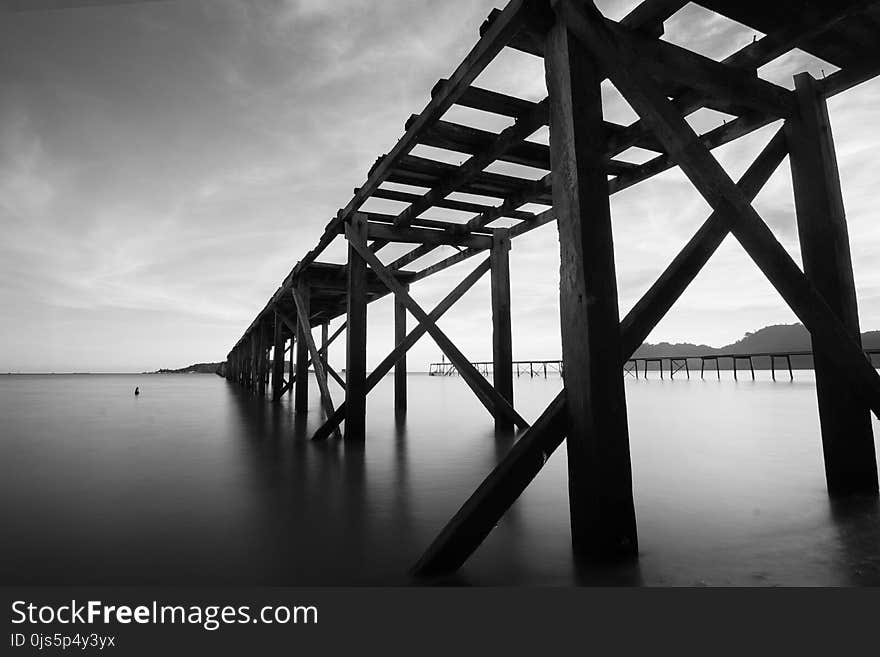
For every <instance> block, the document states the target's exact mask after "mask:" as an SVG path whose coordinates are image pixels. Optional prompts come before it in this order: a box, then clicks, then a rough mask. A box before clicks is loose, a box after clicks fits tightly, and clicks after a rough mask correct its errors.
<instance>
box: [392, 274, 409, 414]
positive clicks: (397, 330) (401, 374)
mask: <svg viewBox="0 0 880 657" xmlns="http://www.w3.org/2000/svg"><path fill="white" fill-rule="evenodd" d="M405 289H406V290H407V291H409V288H408V287H407V288H405ZM404 340H406V306H404V305H403V304H402V303H401V302H400V300H399V299H398V298H397V297H396V296H395V297H394V344H395V345H401V344H403V341H404ZM406 401H407V400H406V352H404V353H403V354H402V355H401V356H400V358H399V359H398V360H397V362H396V363H395V364H394V411H395V412H396V413H403V412H405V411H406Z"/></svg>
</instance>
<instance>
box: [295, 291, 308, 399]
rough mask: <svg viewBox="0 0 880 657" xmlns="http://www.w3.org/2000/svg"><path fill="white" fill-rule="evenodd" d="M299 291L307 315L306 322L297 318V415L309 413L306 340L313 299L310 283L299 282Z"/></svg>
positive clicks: (303, 310)
mask: <svg viewBox="0 0 880 657" xmlns="http://www.w3.org/2000/svg"><path fill="white" fill-rule="evenodd" d="M297 291H298V294H299V297H300V300H301V301H302V305H303V307H302V312H304V313H305V317H304V319H305V321H304V322H301V321H299V317H297V322H296V324H297V326H296V379H295V380H294V382H293V405H294V407H295V408H296V412H297V413H307V412H308V410H309V347H308V342H307V340H306V332H307V331H310V329H309V328H308V326H309V316H308V315H309V300H310V298H311V294H310V290H309V285H308V282H307V281H305V280H301V281H299V282H298V283H297ZM298 310H299V309H298ZM297 315H299V313H297Z"/></svg>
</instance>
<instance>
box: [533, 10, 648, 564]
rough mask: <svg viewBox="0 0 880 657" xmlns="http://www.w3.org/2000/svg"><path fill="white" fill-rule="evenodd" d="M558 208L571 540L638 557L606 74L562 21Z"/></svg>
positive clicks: (549, 57) (553, 93)
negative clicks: (608, 164) (607, 162)
mask: <svg viewBox="0 0 880 657" xmlns="http://www.w3.org/2000/svg"><path fill="white" fill-rule="evenodd" d="M544 61H545V65H546V70H547V89H548V90H549V92H550V98H551V103H550V160H551V164H552V167H553V183H554V184H553V207H554V209H555V211H556V223H557V226H558V228H559V243H560V261H561V266H560V283H559V286H560V299H559V305H560V314H561V331H562V360H563V371H564V375H563V378H564V382H565V392H566V397H567V400H568V404H567V407H568V440H567V441H566V445H567V448H568V489H569V506H570V509H571V530H572V542H573V544H574V547H575V549H576V550H577V551H578V552H581V553H584V554H589V555H595V556H598V557H623V556H634V555H636V554H637V553H638V539H637V536H636V522H635V507H634V504H633V497H632V470H631V466H630V454H629V434H628V428H627V418H626V398H625V396H624V391H623V376H622V374H621V369H620V353H621V347H620V331H619V314H618V303H617V282H616V279H615V267H614V247H613V242H612V234H611V209H610V203H609V198H608V181H607V178H606V175H605V171H604V169H603V167H602V162H603V160H604V151H605V143H604V138H603V137H604V132H603V130H602V94H601V89H600V84H601V82H602V78H603V75H602V73H601V72H600V70H599V68H598V66H597V64H596V62H595V61H594V60H593V58H592V57H590V56H589V54H588V52H587V51H586V50H585V48H584V46H583V45H582V44H581V43H580V42H579V41H578V40H577V39H575V37H574V36H573V35H572V34H571V33H570V32H569V31H568V29H567V28H566V25H565V23H564V22H562V21H558V22H557V23H556V24H555V25H554V26H553V28H551V30H550V33H549V34H548V37H547V41H546V44H545V50H544Z"/></svg>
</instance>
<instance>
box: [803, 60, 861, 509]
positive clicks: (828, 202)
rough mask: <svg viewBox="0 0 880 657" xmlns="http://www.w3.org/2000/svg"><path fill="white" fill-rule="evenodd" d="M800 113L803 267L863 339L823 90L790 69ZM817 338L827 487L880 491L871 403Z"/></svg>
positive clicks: (851, 332) (837, 491) (846, 491)
mask: <svg viewBox="0 0 880 657" xmlns="http://www.w3.org/2000/svg"><path fill="white" fill-rule="evenodd" d="M795 84H796V91H797V98H798V104H799V110H800V113H799V116H798V117H797V118H796V119H793V120H791V121H788V122H787V130H788V140H789V151H790V159H791V174H792V182H793V187H794V198H795V208H796V212H797V225H798V236H799V238H800V245H801V255H802V259H803V264H804V273H805V274H806V275H807V278H809V279H810V282H811V283H812V284H813V285H814V286H815V287H816V290H817V291H818V292H819V294H821V295H822V296H823V297H824V298H825V299H826V300H827V301H828V305H829V306H831V309H832V310H833V311H834V313H835V314H836V315H837V317H838V318H839V319H840V321H841V322H842V323H843V325H844V327H846V329H847V330H848V331H849V335H850V338H851V339H852V340H853V341H855V342H856V343H857V344H858V345H859V346H861V332H860V329H859V311H858V305H857V302H856V289H855V281H854V279H853V270H852V258H851V256H850V248H849V236H848V233H847V226H846V214H845V212H844V207H843V196H842V193H841V190H840V178H839V172H838V169H837V157H836V155H835V151H834V141H833V139H832V135H831V124H830V121H829V118H828V108H827V106H826V103H825V99H824V97H822V96H821V94H820V93H819V89H818V85H817V84H816V81H815V80H814V79H813V78H812V77H811V76H810V75H809V74H808V73H803V74H801V75H798V76H796V77H795ZM820 349H821V347H818V346H817V345H816V344H815V342H814V344H813V350H814V352H815V353H816V355H815V357H814V368H815V370H816V392H817V395H818V401H819V420H820V424H821V427H822V445H823V449H824V453H825V475H826V479H827V483H828V491H829V492H830V493H831V494H832V495H841V494H849V493H874V492H876V491H877V463H876V458H875V455H874V436H873V433H872V430H871V417H870V410H869V408H868V406H867V404H865V402H864V401H863V400H861V399H859V398H858V397H856V396H854V395H853V394H852V393H851V391H850V390H849V387H848V386H847V382H846V379H845V378H844V377H843V376H841V375H840V373H839V372H838V371H837V369H836V368H835V367H834V363H833V360H834V356H833V355H831V354H829V353H827V352H822V351H821V350H820Z"/></svg>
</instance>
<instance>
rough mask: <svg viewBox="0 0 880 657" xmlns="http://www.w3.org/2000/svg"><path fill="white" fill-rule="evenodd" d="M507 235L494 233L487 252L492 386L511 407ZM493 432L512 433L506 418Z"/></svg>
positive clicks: (508, 238) (496, 421)
mask: <svg viewBox="0 0 880 657" xmlns="http://www.w3.org/2000/svg"><path fill="white" fill-rule="evenodd" d="M509 256H510V236H509V235H508V232H507V231H506V230H497V231H496V232H495V238H494V239H493V243H492V249H491V252H490V256H489V257H490V261H491V264H492V280H491V295H492V383H493V385H494V386H495V390H497V391H498V394H499V395H501V396H502V397H503V398H504V399H506V400H507V402H508V403H509V404H510V405H511V406H513V339H512V333H511V323H510V257H509ZM495 429H496V430H498V431H512V430H513V424H512V423H511V422H510V421H509V420H507V419H506V418H502V417H498V416H496V418H495Z"/></svg>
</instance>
